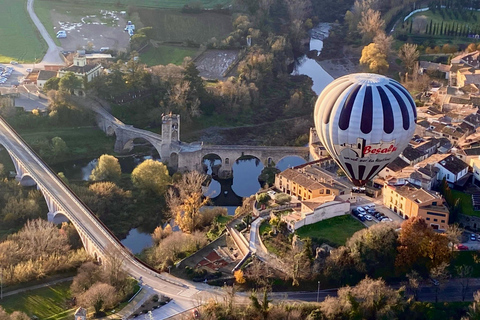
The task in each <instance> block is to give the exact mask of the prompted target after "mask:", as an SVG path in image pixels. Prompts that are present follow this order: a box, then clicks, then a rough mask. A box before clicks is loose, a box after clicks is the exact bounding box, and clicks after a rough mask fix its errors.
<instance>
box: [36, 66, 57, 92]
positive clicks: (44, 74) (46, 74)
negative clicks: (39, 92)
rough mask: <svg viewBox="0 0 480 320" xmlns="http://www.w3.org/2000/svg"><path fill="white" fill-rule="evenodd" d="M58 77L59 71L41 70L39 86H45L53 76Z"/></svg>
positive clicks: (38, 79)
mask: <svg viewBox="0 0 480 320" xmlns="http://www.w3.org/2000/svg"><path fill="white" fill-rule="evenodd" d="M56 77H57V71H48V70H40V72H39V73H38V77H37V87H39V88H40V89H42V88H43V86H44V85H45V82H47V81H48V80H49V79H51V78H56Z"/></svg>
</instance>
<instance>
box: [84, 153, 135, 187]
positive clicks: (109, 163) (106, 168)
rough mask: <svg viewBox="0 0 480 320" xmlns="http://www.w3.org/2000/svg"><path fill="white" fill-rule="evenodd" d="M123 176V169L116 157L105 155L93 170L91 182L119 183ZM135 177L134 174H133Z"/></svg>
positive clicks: (99, 159)
mask: <svg viewBox="0 0 480 320" xmlns="http://www.w3.org/2000/svg"><path fill="white" fill-rule="evenodd" d="M121 175H122V169H121V167H120V163H119V162H118V159H117V158H115V157H114V156H111V155H108V154H104V155H101V156H100V158H98V162H97V165H96V166H95V168H94V169H93V170H92V173H91V175H90V180H92V181H104V180H109V181H118V180H120V176H121ZM132 175H133V173H132Z"/></svg>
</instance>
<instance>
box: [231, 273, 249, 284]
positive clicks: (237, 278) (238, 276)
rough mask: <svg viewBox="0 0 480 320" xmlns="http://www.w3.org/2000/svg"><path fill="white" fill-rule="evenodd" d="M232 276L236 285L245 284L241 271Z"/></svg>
mask: <svg viewBox="0 0 480 320" xmlns="http://www.w3.org/2000/svg"><path fill="white" fill-rule="evenodd" d="M233 276H234V277H235V282H236V283H238V284H243V283H245V282H246V280H245V277H244V276H243V271H242V270H237V271H235V272H234V273H233Z"/></svg>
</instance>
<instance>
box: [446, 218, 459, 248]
mask: <svg viewBox="0 0 480 320" xmlns="http://www.w3.org/2000/svg"><path fill="white" fill-rule="evenodd" d="M462 234H463V229H462V228H460V227H459V226H458V224H456V223H455V224H451V225H449V226H448V228H447V230H446V231H445V236H446V237H447V238H448V240H449V246H450V247H451V249H452V253H453V249H454V248H455V245H456V244H459V243H460V242H461V241H460V239H461V237H462Z"/></svg>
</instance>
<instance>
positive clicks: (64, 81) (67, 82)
mask: <svg viewBox="0 0 480 320" xmlns="http://www.w3.org/2000/svg"><path fill="white" fill-rule="evenodd" d="M81 87H82V80H80V79H78V78H77V76H76V75H75V74H74V73H73V72H67V73H66V74H65V75H64V76H63V77H62V78H61V79H60V81H59V83H58V88H59V90H60V91H63V92H69V93H72V92H73V90H74V89H79V88H81Z"/></svg>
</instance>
